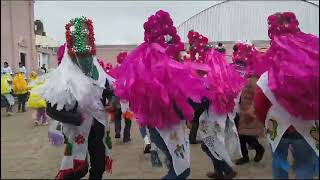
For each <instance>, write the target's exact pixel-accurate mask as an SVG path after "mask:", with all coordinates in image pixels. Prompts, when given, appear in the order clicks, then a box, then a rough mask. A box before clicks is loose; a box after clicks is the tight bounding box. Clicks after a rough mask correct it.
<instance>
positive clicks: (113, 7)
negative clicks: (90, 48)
mask: <svg viewBox="0 0 320 180" xmlns="http://www.w3.org/2000/svg"><path fill="white" fill-rule="evenodd" d="M218 2H220V1H198V2H196V1H171V2H168V1H153V2H146V1H139V2H134V1H119V2H116V1H92V2H91V1H66V2H64V1H36V2H35V4H34V6H35V19H39V20H41V21H42V22H43V25H44V30H45V32H46V33H47V35H48V36H50V37H52V38H54V39H56V40H58V41H59V42H60V43H63V42H64V39H65V29H64V26H65V24H66V23H68V21H69V20H70V19H71V18H74V17H77V16H82V15H83V16H86V17H88V18H90V19H92V21H93V26H94V32H95V38H96V44H137V43H140V42H142V41H143V32H144V30H143V23H144V22H145V21H146V20H147V19H148V17H149V16H151V15H152V14H154V13H155V12H156V11H157V10H160V9H162V10H164V11H167V12H169V13H170V14H171V18H172V19H173V22H174V24H175V26H178V25H179V24H180V23H182V22H183V21H185V20H187V19H188V18H189V17H191V16H193V15H195V14H197V13H198V12H200V11H202V10H204V9H206V8H208V7H210V6H212V5H214V4H216V3H218Z"/></svg>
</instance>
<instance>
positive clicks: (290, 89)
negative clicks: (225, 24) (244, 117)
mask: <svg viewBox="0 0 320 180" xmlns="http://www.w3.org/2000/svg"><path fill="white" fill-rule="evenodd" d="M268 24H269V30H268V34H269V37H270V39H271V42H270V48H269V49H268V51H267V52H266V54H265V56H264V59H263V61H267V62H268V64H269V66H268V68H267V71H265V72H264V73H263V74H262V75H261V77H260V78H259V80H258V82H257V85H258V88H257V91H256V95H255V101H254V105H255V111H256V114H257V117H258V118H259V119H260V120H261V121H262V122H263V123H264V124H265V128H266V134H267V140H268V142H269V143H270V145H271V149H272V173H273V177H274V178H281V179H287V178H288V174H289V163H288V161H287V155H288V149H289V145H291V147H292V153H293V158H294V166H295V168H294V169H295V175H296V178H297V179H312V178H313V171H314V156H313V154H316V156H317V157H319V100H318V99H319V38H318V37H317V36H314V35H311V34H306V33H303V32H301V30H300V29H299V22H298V20H297V19H296V16H295V14H294V13H292V12H284V13H275V14H273V15H271V16H269V17H268Z"/></svg>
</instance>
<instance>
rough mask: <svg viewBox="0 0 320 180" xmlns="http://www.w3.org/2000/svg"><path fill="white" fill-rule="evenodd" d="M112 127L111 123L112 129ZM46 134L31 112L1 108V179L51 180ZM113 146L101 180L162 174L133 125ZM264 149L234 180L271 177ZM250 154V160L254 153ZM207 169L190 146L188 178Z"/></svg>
mask: <svg viewBox="0 0 320 180" xmlns="http://www.w3.org/2000/svg"><path fill="white" fill-rule="evenodd" d="M15 112H16V110H15ZM113 127H114V126H113V124H112V129H113ZM47 132H48V127H47V126H42V127H35V126H33V125H32V120H31V110H28V112H26V113H23V114H22V113H16V114H15V115H14V116H12V117H5V113H4V109H2V110H1V179H9V178H27V179H39V178H41V179H48V178H54V176H55V175H56V173H57V171H58V168H59V165H60V160H61V157H62V155H63V148H62V147H61V148H57V147H53V146H51V145H50V144H49V142H48V138H47ZM112 135H114V132H112ZM262 142H263V140H262ZM263 143H264V142H263ZM113 145H114V146H113V158H114V159H115V165H114V169H113V173H112V174H111V175H110V174H105V175H104V178H111V179H115V178H117V179H118V178H119V179H127V178H149V179H150V178H153V179H155V178H160V177H162V176H163V175H164V174H165V172H166V169H165V168H160V169H154V168H152V167H151V163H150V155H149V154H146V155H144V154H143V152H142V148H143V141H142V138H141V137H140V134H139V130H138V126H137V125H136V124H135V123H134V125H133V129H132V141H131V142H130V143H129V144H123V143H122V141H121V140H118V139H117V140H116V139H113ZM266 150H267V151H266V154H265V157H264V158H263V160H262V161H261V162H260V163H254V162H251V163H249V164H247V165H243V166H237V167H235V170H236V171H237V172H238V176H237V177H236V178H259V179H261V178H262V179H264V178H268V179H269V178H271V177H272V176H271V157H270V150H269V148H266ZM250 155H251V157H253V156H254V153H253V152H252V154H250ZM211 169H212V165H211V163H210V161H209V160H208V159H207V157H206V156H205V154H204V153H203V152H202V151H201V149H200V145H191V172H192V175H191V176H190V178H195V179H200V178H201V179H203V178H206V176H205V174H206V172H207V171H209V170H211Z"/></svg>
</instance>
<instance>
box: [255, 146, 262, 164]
mask: <svg viewBox="0 0 320 180" xmlns="http://www.w3.org/2000/svg"><path fill="white" fill-rule="evenodd" d="M263 154H264V148H262V149H261V150H260V151H257V152H256V156H255V157H254V161H255V162H259V161H261V159H262V157H263Z"/></svg>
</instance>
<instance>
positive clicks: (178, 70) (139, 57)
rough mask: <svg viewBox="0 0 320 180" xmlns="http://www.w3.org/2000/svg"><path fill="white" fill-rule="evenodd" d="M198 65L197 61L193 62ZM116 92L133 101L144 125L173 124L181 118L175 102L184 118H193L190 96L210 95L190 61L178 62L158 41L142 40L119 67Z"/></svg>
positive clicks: (132, 104)
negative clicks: (193, 71) (175, 107)
mask: <svg viewBox="0 0 320 180" xmlns="http://www.w3.org/2000/svg"><path fill="white" fill-rule="evenodd" d="M193 66H196V65H193ZM117 73H118V74H121V76H118V77H117V81H116V83H115V87H116V88H115V94H116V96H118V97H120V99H125V100H127V101H129V103H130V109H131V110H132V111H133V112H134V113H135V115H136V117H137V122H138V123H139V124H140V125H141V126H151V127H157V128H160V129H164V128H170V127H171V126H172V125H174V124H178V123H179V122H180V118H179V117H178V115H177V113H176V112H175V110H174V108H173V104H174V103H175V104H176V105H177V107H178V108H179V109H180V110H181V111H182V113H183V115H184V118H185V119H186V120H188V121H190V120H192V118H193V112H194V110H193V109H192V107H191V106H190V105H189V103H188V98H190V99H192V100H193V101H195V102H200V101H201V98H202V97H204V96H205V97H206V96H209V91H208V90H206V88H205V82H204V80H203V79H202V78H200V77H198V76H196V75H194V74H193V73H192V71H191V69H190V66H189V65H186V64H183V63H179V62H177V61H175V60H173V59H171V58H170V57H169V56H168V55H167V54H166V49H165V48H164V47H162V46H160V45H159V44H157V43H147V42H146V43H143V44H141V45H140V46H138V47H137V48H136V49H135V50H133V52H131V53H130V54H129V55H128V57H127V58H126V60H125V61H124V62H123V63H122V64H121V66H120V67H118V70H117Z"/></svg>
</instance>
